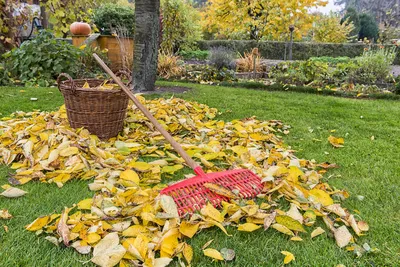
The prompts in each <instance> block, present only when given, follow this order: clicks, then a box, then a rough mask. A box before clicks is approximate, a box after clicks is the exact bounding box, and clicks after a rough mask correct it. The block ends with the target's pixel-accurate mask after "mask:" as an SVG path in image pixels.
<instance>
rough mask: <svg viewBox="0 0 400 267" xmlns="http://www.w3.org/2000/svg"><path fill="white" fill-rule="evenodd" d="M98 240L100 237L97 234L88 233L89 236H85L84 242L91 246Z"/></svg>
mask: <svg viewBox="0 0 400 267" xmlns="http://www.w3.org/2000/svg"><path fill="white" fill-rule="evenodd" d="M100 239H101V236H100V235H99V234H97V233H90V234H88V235H87V239H86V241H87V242H88V243H89V244H93V243H96V242H97V241H99V240H100Z"/></svg>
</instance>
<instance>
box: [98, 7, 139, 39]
mask: <svg viewBox="0 0 400 267" xmlns="http://www.w3.org/2000/svg"><path fill="white" fill-rule="evenodd" d="M93 22H94V23H95V24H96V26H97V28H99V30H100V32H101V33H102V34H104V35H111V34H112V33H115V32H117V30H118V29H119V28H125V29H126V30H127V32H128V35H130V36H133V35H134V30H135V10H134V9H133V8H132V7H129V6H121V5H118V4H110V3H109V4H105V5H102V6H101V7H99V8H97V9H95V10H94V14H93Z"/></svg>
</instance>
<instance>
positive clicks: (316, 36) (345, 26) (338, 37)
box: [312, 13, 358, 43]
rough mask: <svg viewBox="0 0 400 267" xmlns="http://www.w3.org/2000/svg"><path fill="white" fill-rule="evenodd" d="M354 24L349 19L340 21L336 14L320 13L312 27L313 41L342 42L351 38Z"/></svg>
mask: <svg viewBox="0 0 400 267" xmlns="http://www.w3.org/2000/svg"><path fill="white" fill-rule="evenodd" d="M353 30H354V25H353V23H352V22H350V21H349V19H348V18H347V19H345V20H344V21H341V19H340V17H339V16H338V15H337V14H334V13H331V14H329V15H320V16H318V18H317V19H316V22H315V24H314V27H313V30H312V32H313V41H316V42H320V43H344V42H347V41H348V39H349V38H351V37H352V36H351V33H352V32H353ZM357 34H358V33H357Z"/></svg>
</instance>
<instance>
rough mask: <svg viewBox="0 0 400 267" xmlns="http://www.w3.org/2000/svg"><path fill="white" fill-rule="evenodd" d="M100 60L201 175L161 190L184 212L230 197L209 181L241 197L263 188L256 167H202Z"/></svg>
mask: <svg viewBox="0 0 400 267" xmlns="http://www.w3.org/2000/svg"><path fill="white" fill-rule="evenodd" d="M93 56H94V57H95V59H96V60H97V62H98V63H99V64H100V65H101V66H102V67H103V69H104V70H105V71H106V72H107V73H108V74H109V75H110V76H111V78H113V79H114V81H115V82H116V83H117V84H118V85H119V86H120V87H121V88H122V90H123V91H124V92H125V93H126V94H127V95H128V96H129V97H130V98H131V99H132V101H133V103H134V104H135V105H136V106H137V107H138V109H139V110H140V111H142V112H143V114H144V115H145V116H146V117H147V118H148V119H149V120H150V121H151V123H152V124H153V125H154V126H155V127H156V129H157V130H158V131H159V132H160V133H161V134H162V135H163V136H164V138H165V139H166V140H167V141H168V142H169V143H170V144H171V145H172V147H173V148H174V149H175V151H176V152H178V153H179V155H180V156H181V157H182V158H183V159H184V160H185V162H186V164H187V165H189V167H191V168H192V169H193V171H194V172H195V173H196V174H197V176H195V177H192V178H189V179H186V180H183V181H180V182H178V183H175V184H173V185H170V186H168V187H167V188H165V189H163V190H162V191H161V194H165V195H169V196H171V197H172V198H173V199H174V201H175V203H176V205H177V206H178V212H179V215H180V216H184V215H185V214H186V213H192V212H193V211H195V210H199V209H201V208H202V206H204V205H205V204H206V203H207V202H210V203H212V204H213V205H214V206H218V205H220V203H221V201H223V200H225V201H229V199H228V198H227V197H224V196H221V195H218V194H216V193H214V192H212V191H211V190H210V189H208V188H206V187H204V186H203V185H204V184H205V183H213V184H219V185H221V186H223V187H225V188H227V189H230V190H235V191H237V192H239V194H238V195H239V197H241V198H254V197H255V196H256V195H257V194H259V193H260V192H261V189H262V184H261V179H260V178H259V177H258V176H257V175H255V174H254V173H253V172H252V171H250V170H247V169H236V170H229V171H224V172H216V173H204V171H203V170H202V169H201V167H200V166H199V165H198V164H197V163H196V162H195V161H194V160H193V159H192V158H191V157H190V156H189V155H188V154H187V153H186V152H185V150H184V149H183V148H182V147H181V145H179V144H178V143H177V142H176V141H175V140H174V138H173V137H172V136H171V135H170V134H169V133H168V132H167V131H166V130H165V129H164V128H163V127H162V126H161V124H160V123H159V122H158V121H157V119H156V118H154V117H153V115H151V113H150V112H149V111H148V110H147V109H146V108H145V107H144V106H143V105H142V104H141V103H140V101H139V100H137V98H136V97H135V96H134V95H133V93H132V92H131V90H129V89H128V88H127V87H126V86H125V84H123V83H122V81H121V80H120V79H119V78H118V77H117V76H116V75H115V74H114V73H113V72H112V71H111V70H110V69H109V68H108V67H107V65H106V64H105V63H104V62H103V61H102V60H101V59H100V58H99V57H98V56H97V55H96V54H93Z"/></svg>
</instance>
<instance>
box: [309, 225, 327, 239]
mask: <svg viewBox="0 0 400 267" xmlns="http://www.w3.org/2000/svg"><path fill="white" fill-rule="evenodd" d="M323 233H325V230H324V229H322V228H321V227H318V228H317V229H315V230H314V231H312V232H311V238H314V237H316V236H319V235H320V234H323Z"/></svg>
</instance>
